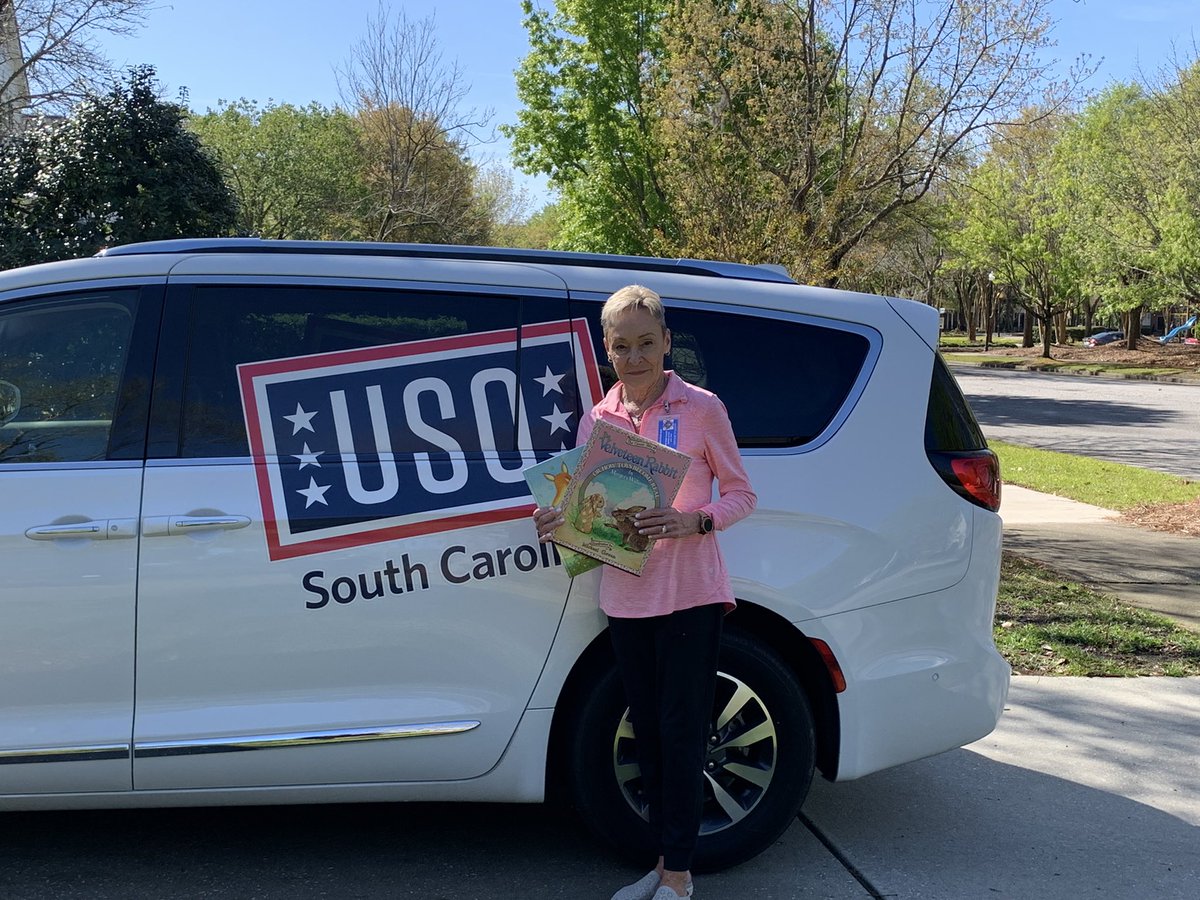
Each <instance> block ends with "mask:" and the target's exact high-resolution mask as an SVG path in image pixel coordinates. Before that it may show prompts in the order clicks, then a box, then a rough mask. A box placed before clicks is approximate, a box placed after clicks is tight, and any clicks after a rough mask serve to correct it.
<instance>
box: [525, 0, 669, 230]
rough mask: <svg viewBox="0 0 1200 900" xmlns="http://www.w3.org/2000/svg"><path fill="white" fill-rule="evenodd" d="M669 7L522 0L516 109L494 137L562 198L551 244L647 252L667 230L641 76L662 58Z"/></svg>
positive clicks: (619, 1) (650, 1) (635, 0)
mask: <svg viewBox="0 0 1200 900" xmlns="http://www.w3.org/2000/svg"><path fill="white" fill-rule="evenodd" d="M668 6H669V3H668V0H559V2H558V3H557V4H556V9H555V10H554V11H553V12H551V11H548V10H544V9H538V8H535V6H534V4H533V2H532V0H523V2H522V4H521V8H522V10H523V11H524V14H525V27H526V29H527V30H528V32H529V43H530V48H531V49H530V51H529V54H528V55H527V56H526V57H525V58H524V59H523V60H522V61H521V65H520V67H519V68H518V69H517V96H518V97H519V98H520V100H521V102H522V103H523V104H524V108H523V109H521V110H520V111H519V112H518V113H517V124H516V125H514V126H504V127H503V128H502V131H504V133H505V134H506V135H507V136H508V137H509V138H510V140H511V141H512V144H513V154H514V158H515V159H516V162H517V165H518V166H519V167H520V168H522V169H523V170H524V171H526V172H530V173H542V174H545V175H548V176H549V177H550V183H551V185H552V186H553V187H554V188H556V189H557V190H558V192H559V193H560V195H561V198H562V199H561V201H560V207H561V228H560V231H559V235H558V238H557V241H556V244H557V246H559V247H562V248H563V249H571V250H592V251H608V252H613V253H646V252H648V251H649V249H650V247H651V246H652V244H653V241H654V235H655V233H656V232H665V233H670V232H671V230H672V226H671V224H670V217H669V211H668V207H667V204H666V202H665V197H664V195H663V189H662V186H661V184H660V182H659V178H660V176H659V173H658V171H657V167H658V165H659V162H660V159H661V155H662V154H661V151H660V150H659V149H658V146H657V142H656V139H655V136H654V129H653V121H652V113H651V110H650V109H649V98H648V94H647V91H648V87H649V83H648V81H647V78H648V77H649V75H650V73H652V72H653V71H654V70H655V66H656V64H657V63H658V62H659V61H660V60H661V57H662V33H661V28H660V24H661V21H662V18H663V16H664V15H665V13H666V10H667V8H668Z"/></svg>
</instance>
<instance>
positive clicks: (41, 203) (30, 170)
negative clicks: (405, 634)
mask: <svg viewBox="0 0 1200 900" xmlns="http://www.w3.org/2000/svg"><path fill="white" fill-rule="evenodd" d="M183 119H184V110H183V109H182V108H181V107H179V106H177V105H175V104H172V103H166V102H164V101H162V100H160V99H159V98H158V96H157V94H156V92H155V82H154V70H153V69H151V68H149V67H141V68H136V69H133V70H132V71H131V72H130V74H129V77H128V81H127V83H125V84H120V85H116V86H114V87H113V88H112V89H111V90H110V91H109V92H108V93H106V94H104V95H101V96H96V97H92V98H90V99H88V100H85V101H83V102H81V103H80V104H79V105H78V106H77V107H76V108H75V109H74V110H72V112H71V114H70V115H69V116H68V117H67V118H66V119H64V120H61V121H51V120H40V121H38V122H37V123H35V124H34V125H32V126H31V127H30V128H29V129H27V130H26V131H24V132H23V133H22V134H20V135H19V136H17V137H15V138H10V139H9V140H8V141H7V142H6V143H5V144H4V145H3V147H0V268H5V267H10V266H18V265H24V264H28V263H34V262H44V261H48V260H54V259H64V258H69V257H78V256H85V255H89V254H92V253H95V252H96V251H97V250H99V249H100V248H102V247H104V246H106V245H108V244H118V243H129V242H135V241H146V240H156V239H163V238H175V237H184V236H191V237H201V236H215V235H224V234H228V233H229V232H230V230H231V229H232V228H233V226H234V222H235V215H236V203H235V200H234V198H233V196H232V194H231V193H230V192H229V190H228V189H227V188H226V187H225V184H224V182H223V181H222V179H221V175H220V172H219V171H218V169H217V166H216V164H215V162H214V160H213V159H212V157H211V156H210V155H209V154H208V153H207V152H206V151H205V150H204V148H203V147H201V145H200V142H199V140H198V139H197V138H196V136H195V135H193V134H191V133H189V132H188V131H187V130H186V129H185V128H184V127H183Z"/></svg>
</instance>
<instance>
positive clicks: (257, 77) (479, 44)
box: [103, 0, 1200, 208]
mask: <svg viewBox="0 0 1200 900" xmlns="http://www.w3.org/2000/svg"><path fill="white" fill-rule="evenodd" d="M539 2H540V3H541V5H543V6H547V5H549V4H550V2H551V0H539ZM378 3H379V0H336V2H329V0H174V2H171V0H161V2H160V5H159V7H158V9H157V10H156V11H155V12H153V13H152V14H151V15H150V16H149V17H148V18H147V20H146V23H145V27H144V28H142V29H141V30H140V31H138V32H137V34H136V35H135V36H133V37H130V38H112V39H107V40H105V41H104V42H103V47H104V49H105V51H106V53H107V54H108V56H109V57H110V58H111V59H112V60H113V61H114V62H115V63H117V64H118V65H121V66H125V65H135V64H141V63H148V64H150V65H153V66H154V67H155V69H156V70H157V72H158V77H159V80H160V82H161V83H162V85H163V87H164V88H165V91H166V95H167V97H168V98H170V99H176V97H177V95H178V92H179V90H180V89H182V88H186V89H187V94H188V105H189V106H190V107H191V108H192V109H193V110H196V111H198V112H203V111H204V110H206V109H209V108H213V107H216V106H218V105H219V104H220V103H221V102H222V101H226V100H236V99H239V98H243V97H244V98H246V99H250V100H257V101H258V102H259V103H260V104H266V103H267V102H268V101H272V100H273V101H275V102H278V103H293V104H297V105H304V104H307V103H309V102H312V101H316V102H318V103H321V104H324V105H326V106H332V105H334V104H337V103H338V102H339V99H340V98H339V95H338V85H337V77H336V74H335V70H336V68H337V67H339V66H342V65H344V63H345V61H346V59H347V57H348V55H349V53H350V49H351V47H352V46H353V44H354V42H355V41H356V40H358V39H359V38H361V37H362V36H363V35H364V34H365V33H366V26H367V20H368V18H370V17H371V16H372V15H373V14H374V13H375V12H376V9H377V6H378ZM386 5H387V6H390V7H391V8H392V9H394V10H400V9H403V10H404V11H405V12H406V14H407V15H408V17H409V18H410V19H422V18H425V17H427V16H431V15H432V16H433V17H434V21H435V24H436V29H437V35H438V40H439V44H440V47H441V49H442V52H443V55H444V58H445V59H446V60H447V61H457V63H458V65H459V66H460V67H461V69H462V71H463V77H464V81H465V82H466V83H467V84H469V85H470V87H471V89H470V93H469V95H468V99H467V102H466V105H467V106H468V107H476V108H479V109H484V108H490V109H491V110H493V112H494V117H493V120H492V121H493V124H500V123H512V122H514V121H515V119H516V111H517V109H518V108H519V106H520V104H519V103H518V101H517V95H516V86H515V83H514V79H513V70H514V69H515V68H516V67H517V64H518V63H519V61H520V59H521V58H522V57H523V56H524V55H525V54H526V53H527V52H528V49H529V44H528V40H527V36H526V33H525V29H524V28H523V27H522V25H521V5H520V2H519V0H441V2H439V0H404V2H398V0H393V2H388V3H386ZM1050 8H1051V10H1052V13H1053V15H1054V16H1055V17H1056V18H1057V19H1058V21H1059V24H1058V26H1057V28H1056V30H1055V35H1054V36H1055V38H1056V39H1057V41H1058V46H1057V48H1056V51H1055V54H1054V56H1055V57H1056V58H1057V59H1059V60H1060V61H1061V65H1062V66H1063V68H1064V69H1065V68H1066V66H1067V64H1068V63H1069V62H1070V61H1072V60H1074V59H1076V58H1077V57H1079V56H1080V55H1081V54H1090V55H1091V59H1092V62H1093V63H1094V64H1098V71H1097V73H1096V75H1095V76H1093V79H1092V81H1091V83H1090V84H1091V86H1093V87H1095V88H1100V87H1103V86H1104V85H1105V84H1107V83H1109V82H1111V81H1129V80H1132V79H1133V78H1135V77H1136V75H1137V74H1138V72H1139V71H1142V72H1146V73H1147V74H1150V73H1153V72H1154V71H1155V70H1156V69H1157V68H1158V66H1159V65H1160V64H1161V63H1162V62H1163V61H1164V59H1166V58H1167V56H1168V55H1169V53H1170V51H1171V46H1172V43H1173V42H1174V43H1175V44H1176V45H1177V46H1179V47H1180V49H1181V50H1184V51H1186V52H1185V54H1184V55H1185V56H1195V55H1198V54H1196V53H1195V52H1194V51H1193V50H1192V46H1193V42H1195V43H1197V44H1200V2H1197V0H1050ZM472 156H473V158H474V159H475V160H476V161H478V162H483V163H487V162H499V163H501V164H505V165H508V164H509V159H508V145H507V143H505V142H504V140H503V139H502V138H499V139H498V140H497V141H495V142H494V143H491V144H488V145H484V146H481V147H477V148H473V150H472ZM519 183H520V184H522V185H523V186H524V187H525V189H526V190H527V191H528V192H529V195H530V199H531V201H532V204H533V207H534V208H536V207H538V206H541V205H542V203H544V202H547V200H548V199H549V194H548V189H547V186H546V183H545V180H544V179H541V178H529V177H521V178H519Z"/></svg>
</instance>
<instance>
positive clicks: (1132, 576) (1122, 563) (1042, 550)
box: [1000, 484, 1200, 895]
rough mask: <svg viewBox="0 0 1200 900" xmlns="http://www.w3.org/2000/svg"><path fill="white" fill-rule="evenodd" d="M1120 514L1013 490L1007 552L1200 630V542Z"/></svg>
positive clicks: (1008, 499)
mask: <svg viewBox="0 0 1200 900" xmlns="http://www.w3.org/2000/svg"><path fill="white" fill-rule="evenodd" d="M1117 515H1118V514H1117V513H1115V512H1113V511H1111V510H1105V509H1100V508H1099V507H1095V506H1089V505H1087V504H1086V503H1076V502H1075V501H1073V500H1066V499H1063V498H1062V497H1054V496H1051V495H1048V494H1040V493H1037V492H1036V491H1031V490H1028V489H1026V488H1021V487H1016V486H1015V485H1007V484H1006V485H1005V486H1004V492H1003V495H1002V502H1001V505H1000V516H1001V518H1002V519H1003V520H1004V549H1006V550H1012V551H1013V552H1015V553H1017V554H1019V555H1021V556H1025V557H1028V558H1029V559H1034V560H1037V561H1038V562H1042V563H1045V564H1046V565H1048V566H1050V567H1051V568H1052V569H1055V570H1056V571H1059V572H1062V573H1063V574H1065V575H1069V576H1071V577H1072V578H1075V579H1077V580H1079V581H1081V582H1084V583H1085V584H1089V585H1092V586H1094V587H1096V588H1098V589H1100V590H1102V591H1104V592H1105V593H1109V594H1115V595H1116V596H1118V597H1120V598H1121V599H1122V600H1124V601H1125V602H1127V603H1129V604H1131V605H1134V606H1141V607H1145V608H1146V609H1152V610H1154V611H1155V612H1160V613H1162V614H1163V615H1167V616H1170V617H1171V618H1173V619H1175V620H1176V621H1178V622H1180V623H1182V624H1184V625H1186V626H1188V627H1189V628H1193V629H1196V630H1200V538H1194V537H1180V536H1177V535H1172V534H1166V533H1164V532H1160V531H1151V530H1149V529H1147V528H1135V527H1132V526H1129V525H1120V524H1117V522H1116V517H1117ZM1198 895H1200V892H1198Z"/></svg>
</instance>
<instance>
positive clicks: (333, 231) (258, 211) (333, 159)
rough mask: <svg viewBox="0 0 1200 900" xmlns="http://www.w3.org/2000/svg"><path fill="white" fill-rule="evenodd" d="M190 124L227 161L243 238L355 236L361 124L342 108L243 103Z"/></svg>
mask: <svg viewBox="0 0 1200 900" xmlns="http://www.w3.org/2000/svg"><path fill="white" fill-rule="evenodd" d="M188 127H189V128H190V129H191V130H192V131H193V132H194V133H195V134H197V135H198V136H199V137H200V140H201V141H202V142H203V143H204V145H205V146H206V147H209V148H211V149H212V150H213V151H214V152H215V153H216V155H217V156H218V157H219V159H220V161H221V168H222V172H223V173H224V176H225V180H226V182H227V183H228V184H229V186H230V188H231V189H232V190H233V192H234V194H235V195H236V196H237V199H238V223H237V230H238V232H239V233H241V234H250V235H258V236H261V237H265V238H280V239H294V240H323V239H337V238H341V237H344V236H346V235H347V234H349V233H350V232H351V231H352V221H351V219H352V212H353V210H354V209H355V208H356V206H357V204H359V203H360V202H361V200H362V197H363V194H364V190H365V188H364V185H363V181H362V177H361V173H362V163H361V153H360V147H359V137H358V131H357V125H356V122H355V120H354V119H353V118H352V117H351V116H350V115H348V114H347V113H346V112H344V111H343V110H340V109H327V108H326V107H324V106H321V105H320V104H318V103H311V104H309V105H308V106H306V107H302V108H301V107H296V106H292V105H290V104H281V105H276V104H268V105H267V106H266V107H265V108H260V107H259V106H258V105H257V104H256V103H255V102H253V101H250V100H238V101H237V102H234V103H227V104H225V105H224V106H222V107H221V108H219V109H217V110H210V111H209V112H207V113H206V114H205V115H202V116H193V117H192V118H191V119H190V120H189V121H188Z"/></svg>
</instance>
